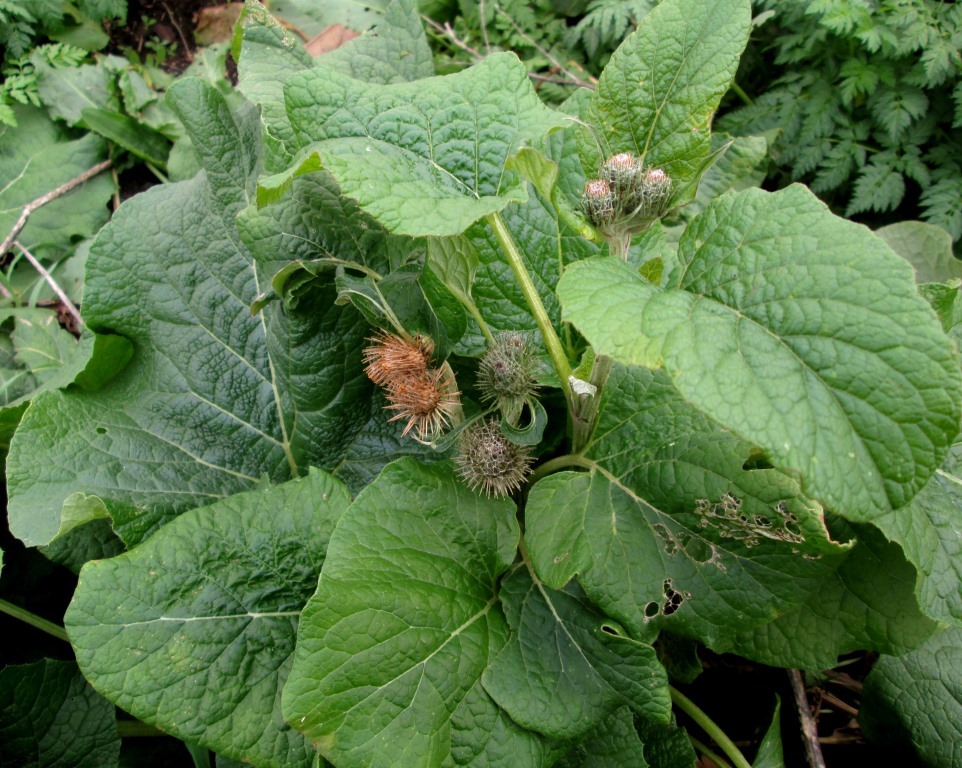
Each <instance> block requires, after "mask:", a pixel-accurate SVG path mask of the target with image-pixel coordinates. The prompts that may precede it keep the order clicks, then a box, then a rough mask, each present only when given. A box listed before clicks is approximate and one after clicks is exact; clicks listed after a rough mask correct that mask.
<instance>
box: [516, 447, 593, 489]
mask: <svg viewBox="0 0 962 768" xmlns="http://www.w3.org/2000/svg"><path fill="white" fill-rule="evenodd" d="M593 466H595V463H594V462H593V461H590V460H589V459H586V458H584V457H583V456H576V455H574V454H571V453H568V454H565V455H564V456H555V457H554V458H553V459H548V460H547V461H546V462H545V463H544V464H539V465H538V466H537V467H535V470H534V472H532V473H531V476H530V477H529V478H528V482H529V483H530V484H531V485H534V484H535V483H536V482H538V480H540V479H541V478H542V477H547V476H548V475H550V474H551V473H552V472H557V471H558V470H559V469H564V468H565V467H581V468H582V469H591V468H592V467H593Z"/></svg>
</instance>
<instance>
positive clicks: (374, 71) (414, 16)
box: [319, 0, 434, 85]
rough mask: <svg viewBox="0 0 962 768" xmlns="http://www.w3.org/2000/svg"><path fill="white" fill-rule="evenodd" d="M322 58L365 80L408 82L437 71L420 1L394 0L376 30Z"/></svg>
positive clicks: (325, 64) (337, 67) (327, 65)
mask: <svg viewBox="0 0 962 768" xmlns="http://www.w3.org/2000/svg"><path fill="white" fill-rule="evenodd" d="M319 61H320V62H321V64H323V65H324V66H325V67H331V68H333V69H337V70H338V71H339V72H342V73H344V74H345V75H350V76H351V77H353V78H354V79H356V80H363V81H364V82H365V83H381V84H385V85H386V84H388V83H404V82H408V81H411V80H420V79H421V78H423V77H431V75H433V74H434V57H433V55H432V53H431V48H430V46H428V39H427V36H426V35H425V34H424V27H423V25H422V23H421V14H420V11H419V9H418V3H417V0H392V2H391V4H390V5H388V7H387V8H386V9H385V11H384V15H383V16H382V17H381V19H380V20H379V21H378V23H377V25H376V26H375V27H374V28H373V29H371V30H370V31H368V32H367V33H366V34H364V35H361V37H357V38H354V39H353V40H348V41H347V42H346V43H345V44H344V45H342V46H339V47H338V48H335V49H334V50H333V51H330V52H329V53H326V54H324V55H323V56H321V57H320V59H319Z"/></svg>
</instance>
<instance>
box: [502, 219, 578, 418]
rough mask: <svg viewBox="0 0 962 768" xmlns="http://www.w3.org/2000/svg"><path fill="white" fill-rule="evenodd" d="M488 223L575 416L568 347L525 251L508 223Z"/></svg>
mask: <svg viewBox="0 0 962 768" xmlns="http://www.w3.org/2000/svg"><path fill="white" fill-rule="evenodd" d="M487 222H488V224H490V225H491V229H492V230H493V231H494V235H495V237H497V238H498V243H499V244H500V245H501V248H502V249H503V250H504V253H505V255H506V256H507V257H508V264H510V265H511V271H512V272H514V277H515V279H516V280H517V281H518V285H519V286H520V287H521V293H522V294H523V295H524V299H525V301H526V302H527V303H528V308H529V309H530V310H531V314H532V315H534V319H535V322H536V323H537V324H538V330H540V331H541V338H542V339H544V343H545V346H546V347H547V349H548V355H550V357H551V362H552V363H553V364H554V368H555V372H556V373H557V374H558V378H559V379H560V381H561V389H562V391H563V392H564V393H565V399H566V400H567V401H568V405H569V408H570V409H571V412H572V413H574V406H575V400H574V397H573V396H572V393H571V384H570V382H569V381H568V377H569V376H570V375H571V366H570V365H569V363H568V358H567V356H566V355H565V352H564V347H563V346H562V345H561V339H559V338H558V334H557V333H555V330H554V326H553V325H552V324H551V318H550V317H548V311H547V310H546V309H545V308H544V303H542V301H541V296H539V295H538V289H537V288H535V285H534V281H533V280H532V279H531V275H529V274H528V270H527V268H526V267H525V266H524V260H523V259H522V258H521V251H519V250H518V246H517V244H516V243H515V242H514V238H513V237H512V236H511V233H510V232H509V231H508V228H507V227H506V226H505V224H504V220H503V219H502V218H501V217H500V216H499V215H498V214H497V213H492V214H489V215H488V216H487Z"/></svg>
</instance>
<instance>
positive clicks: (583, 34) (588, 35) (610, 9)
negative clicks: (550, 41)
mask: <svg viewBox="0 0 962 768" xmlns="http://www.w3.org/2000/svg"><path fill="white" fill-rule="evenodd" d="M656 5H658V0H627V1H626V2H620V1H618V0H592V2H591V3H589V4H588V7H587V9H586V10H585V15H584V17H583V18H582V19H581V21H579V22H578V23H577V24H576V25H575V26H574V27H572V28H571V29H569V30H568V32H567V33H566V34H565V43H566V44H567V45H569V46H570V47H572V48H574V47H576V46H578V45H581V46H582V47H583V48H584V49H585V51H586V52H587V53H588V55H589V56H590V57H592V58H593V57H594V56H596V55H597V53H598V51H599V50H602V49H605V48H614V47H615V46H617V45H618V43H620V42H621V41H622V40H623V39H624V38H625V36H626V35H627V34H628V33H629V32H632V31H634V29H635V27H637V26H638V22H639V21H641V20H642V19H643V18H644V17H645V16H647V15H648V13H649V12H650V11H651V10H652V9H653V8H654V7H655V6H656Z"/></svg>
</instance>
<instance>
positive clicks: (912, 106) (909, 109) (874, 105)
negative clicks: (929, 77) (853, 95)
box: [868, 86, 929, 141]
mask: <svg viewBox="0 0 962 768" xmlns="http://www.w3.org/2000/svg"><path fill="white" fill-rule="evenodd" d="M868 108H869V111H870V112H871V113H872V117H874V118H875V120H876V121H877V122H878V124H879V125H880V126H881V128H882V130H884V131H885V133H886V134H887V135H888V137H889V138H890V139H891V140H892V141H898V139H899V137H900V136H901V135H902V133H904V131H905V130H906V129H907V128H908V127H909V126H910V125H912V123H913V122H914V121H915V120H918V119H920V118H921V117H923V116H924V115H925V113H926V112H928V109H929V99H928V97H927V96H926V95H925V91H922V90H920V89H919V88H911V87H908V86H902V87H897V88H880V89H879V90H878V91H877V92H876V93H874V94H873V95H872V96H871V98H869V100H868Z"/></svg>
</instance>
